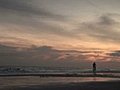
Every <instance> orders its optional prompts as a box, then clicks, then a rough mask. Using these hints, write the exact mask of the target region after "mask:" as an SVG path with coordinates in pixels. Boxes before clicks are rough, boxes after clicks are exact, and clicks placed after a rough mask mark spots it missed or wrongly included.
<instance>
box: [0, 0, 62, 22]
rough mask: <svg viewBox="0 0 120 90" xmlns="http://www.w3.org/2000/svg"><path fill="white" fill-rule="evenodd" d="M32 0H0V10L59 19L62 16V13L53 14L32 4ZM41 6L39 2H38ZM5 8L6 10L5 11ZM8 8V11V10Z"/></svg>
mask: <svg viewBox="0 0 120 90" xmlns="http://www.w3.org/2000/svg"><path fill="white" fill-rule="evenodd" d="M30 2H33V0H0V10H1V11H2V12H10V13H15V12H16V14H18V15H22V16H24V15H27V16H30V15H38V16H40V17H42V18H43V17H46V18H52V19H58V20H61V19H63V18H64V17H63V16H62V15H57V14H53V13H51V12H49V11H47V10H45V9H44V8H38V7H37V6H33V5H32V3H30ZM40 6H41V3H40ZM6 10H7V11H6ZM8 10H9V11H8Z"/></svg>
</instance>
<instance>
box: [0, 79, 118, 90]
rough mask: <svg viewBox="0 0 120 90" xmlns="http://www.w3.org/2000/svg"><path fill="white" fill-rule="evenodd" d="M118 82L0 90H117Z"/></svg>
mask: <svg viewBox="0 0 120 90" xmlns="http://www.w3.org/2000/svg"><path fill="white" fill-rule="evenodd" d="M119 84H120V81H103V82H97V81H96V82H79V83H67V84H49V85H30V86H19V87H17V86H13V87H5V88H1V89H0V90H25V89H26V90H119V89H120V85H119Z"/></svg>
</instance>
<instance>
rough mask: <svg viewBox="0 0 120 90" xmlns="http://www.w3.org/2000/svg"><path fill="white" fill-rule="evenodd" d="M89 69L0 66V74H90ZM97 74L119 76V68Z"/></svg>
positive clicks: (98, 71)
mask: <svg viewBox="0 0 120 90" xmlns="http://www.w3.org/2000/svg"><path fill="white" fill-rule="evenodd" d="M90 73H92V70H91V69H83V70H81V69H79V68H63V67H39V66H1V67H0V75H7V74H90ZM97 73H99V74H110V75H116V76H120V70H113V69H102V70H97Z"/></svg>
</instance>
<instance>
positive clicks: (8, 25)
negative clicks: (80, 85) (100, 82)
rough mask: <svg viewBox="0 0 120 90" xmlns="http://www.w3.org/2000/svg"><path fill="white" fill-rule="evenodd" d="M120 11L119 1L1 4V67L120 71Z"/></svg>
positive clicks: (15, 0) (7, 0)
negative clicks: (55, 67)
mask: <svg viewBox="0 0 120 90" xmlns="http://www.w3.org/2000/svg"><path fill="white" fill-rule="evenodd" d="M119 8H120V1H119V0H0V65H33V66H34V65H40V66H51V67H52V66H61V67H62V66H63V67H80V68H90V67H91V66H90V65H91V62H94V61H96V62H97V63H98V66H99V67H100V68H119V64H120V47H119V46H120V9H119ZM83 63H85V64H83ZM105 66H106V67H105Z"/></svg>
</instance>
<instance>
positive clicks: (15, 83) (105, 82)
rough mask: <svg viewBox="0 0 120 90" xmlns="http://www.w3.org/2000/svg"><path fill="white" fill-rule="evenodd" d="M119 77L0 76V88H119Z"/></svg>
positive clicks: (3, 89) (46, 89) (45, 89)
mask: <svg viewBox="0 0 120 90" xmlns="http://www.w3.org/2000/svg"><path fill="white" fill-rule="evenodd" d="M119 84H120V78H108V77H38V76H19V77H18V76H13V77H0V90H119V89H120V85H119Z"/></svg>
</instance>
